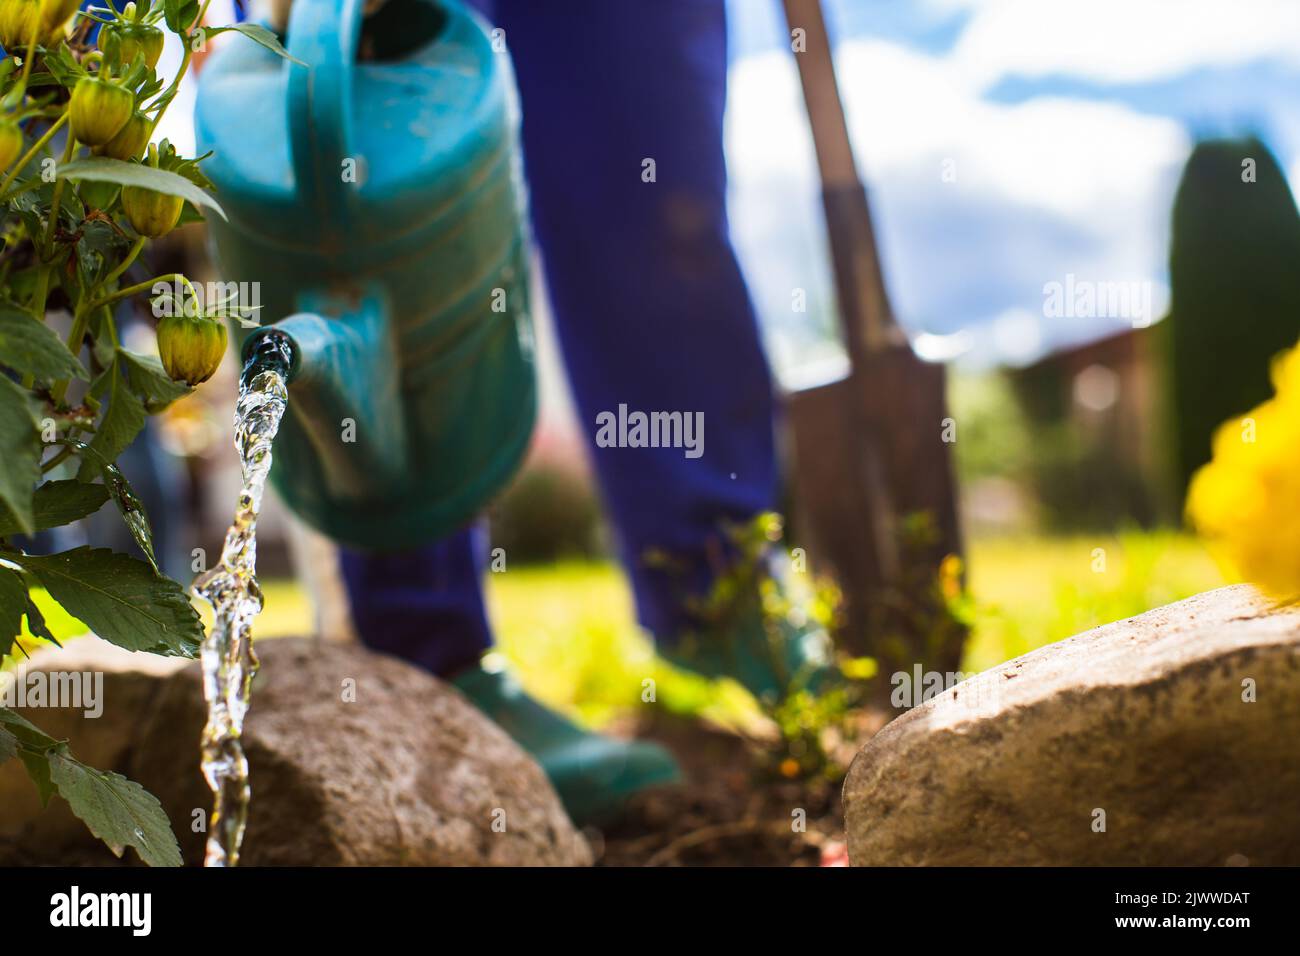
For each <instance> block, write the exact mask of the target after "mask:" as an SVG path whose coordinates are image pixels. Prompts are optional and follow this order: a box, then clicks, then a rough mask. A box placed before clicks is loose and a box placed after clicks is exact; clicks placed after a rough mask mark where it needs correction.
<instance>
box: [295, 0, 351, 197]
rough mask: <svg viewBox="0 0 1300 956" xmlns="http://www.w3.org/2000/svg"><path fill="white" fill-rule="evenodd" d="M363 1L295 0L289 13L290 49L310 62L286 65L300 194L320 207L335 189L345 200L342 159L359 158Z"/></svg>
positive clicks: (296, 175) (296, 176)
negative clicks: (355, 127)
mask: <svg viewBox="0 0 1300 956" xmlns="http://www.w3.org/2000/svg"><path fill="white" fill-rule="evenodd" d="M363 2H364V0H295V2H294V4H293V9H292V11H291V12H290V15H289V52H290V53H291V54H292V55H293V56H295V57H297V58H298V59H299V60H302V61H303V62H304V63H306V64H307V69H303V68H302V67H300V66H297V65H295V64H293V63H289V64H287V66H286V68H287V69H288V71H289V96H288V109H289V151H290V158H291V161H292V163H293V173H294V179H295V181H296V183H297V187H298V191H299V194H300V195H301V196H302V197H303V198H304V199H308V200H310V201H312V202H313V203H315V204H316V205H317V207H318V208H320V204H322V203H323V202H327V201H329V199H330V197H331V194H332V193H334V194H336V195H338V196H339V198H340V199H341V200H343V201H346V195H347V193H344V191H343V187H344V181H343V177H342V169H343V161H344V160H345V159H353V160H355V159H357V157H355V156H352V155H351V153H350V149H351V144H352V91H353V82H352V74H353V71H354V63H355V62H356V53H357V40H358V37H359V36H360V33H361V11H362V6H363ZM348 192H349V193H350V192H351V190H350V189H349V190H348ZM321 212H322V213H323V214H324V215H325V216H327V217H328V216H329V215H330V211H329V210H325V209H321ZM334 212H337V210H335V211H334Z"/></svg>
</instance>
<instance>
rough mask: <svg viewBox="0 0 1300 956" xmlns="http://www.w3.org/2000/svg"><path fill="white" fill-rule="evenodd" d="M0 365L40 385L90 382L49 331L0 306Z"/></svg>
mask: <svg viewBox="0 0 1300 956" xmlns="http://www.w3.org/2000/svg"><path fill="white" fill-rule="evenodd" d="M0 362H2V363H3V364H4V365H6V366H8V367H9V368H11V369H13V370H14V371H15V372H20V373H22V374H28V373H30V374H31V375H32V376H33V377H34V378H35V379H36V380H37V381H40V382H57V381H59V380H60V379H65V378H82V379H87V378H90V376H89V375H87V374H86V370H85V369H84V368H82V367H81V363H80V362H78V361H77V357H76V356H75V355H73V354H72V353H71V352H69V351H68V347H67V346H66V345H64V344H63V340H62V339H60V338H59V336H58V335H57V334H56V333H55V331H54V330H53V329H52V328H50V327H49V326H48V325H46V324H45V323H44V322H41V321H40V320H39V319H35V318H33V317H32V316H30V315H28V314H27V313H26V312H20V311H18V310H17V309H14V308H11V307H8V306H0Z"/></svg>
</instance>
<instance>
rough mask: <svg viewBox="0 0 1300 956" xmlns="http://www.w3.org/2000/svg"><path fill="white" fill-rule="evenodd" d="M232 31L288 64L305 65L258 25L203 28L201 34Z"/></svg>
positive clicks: (237, 24)
mask: <svg viewBox="0 0 1300 956" xmlns="http://www.w3.org/2000/svg"><path fill="white" fill-rule="evenodd" d="M232 30H233V31H234V32H235V33H242V34H243V35H244V36H246V37H248V38H249V39H250V40H252V41H253V42H254V43H260V44H261V45H262V46H264V47H266V48H267V49H268V50H270V51H271V52H272V53H274V54H275V55H276V56H282V57H284V58H285V59H286V60H288V61H289V62H291V63H297V64H298V65H299V66H306V65H307V64H306V63H304V62H303V61H302V60H300V59H298V58H297V57H296V56H294V55H293V54H291V53H290V52H289V51H288V50H286V49H285V48H284V47H283V46H281V45H280V41H279V39H278V38H277V37H276V35H275V34H274V33H272V32H271V31H270V30H268V29H267V28H266V27H264V26H262V25H261V24H260V23H232V24H229V25H228V26H224V27H204V29H203V32H204V33H206V34H207V35H208V36H216V35H217V34H218V33H228V32H230V31H232Z"/></svg>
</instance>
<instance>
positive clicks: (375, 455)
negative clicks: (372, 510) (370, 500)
mask: <svg viewBox="0 0 1300 956" xmlns="http://www.w3.org/2000/svg"><path fill="white" fill-rule="evenodd" d="M321 305H322V306H324V305H326V303H323V302H322V303H321ZM325 315H329V316H330V317H329V318H326V317H325ZM390 341H391V339H390V337H389V334H388V328H387V322H386V321H385V319H384V309H383V305H382V302H381V300H380V298H379V297H378V296H375V297H370V298H365V299H362V300H361V301H360V302H359V304H358V305H357V306H356V307H354V308H352V309H350V310H349V311H346V312H343V313H342V314H339V313H338V312H337V311H336V310H328V309H327V308H321V309H320V310H319V312H317V311H304V312H299V313H297V314H295V315H291V316H289V317H288V318H286V319H284V320H282V321H280V322H277V323H276V324H275V325H272V326H268V327H266V328H263V329H259V330H258V331H256V332H254V333H252V334H251V335H249V336H248V338H247V339H245V341H244V346H243V359H244V371H243V377H244V378H245V379H248V378H251V377H252V376H254V375H256V374H258V373H259V372H261V371H264V370H266V369H275V370H276V371H279V372H280V373H281V374H282V375H283V376H284V377H285V381H286V382H287V383H288V386H289V410H288V414H289V415H291V416H293V418H294V419H295V421H296V422H297V423H298V424H299V425H300V426H301V427H300V428H299V429H297V430H296V431H297V432H298V433H300V436H301V437H300V438H299V441H302V442H305V443H307V444H308V445H309V446H310V451H311V453H312V455H313V458H314V459H315V460H316V461H317V462H318V463H319V467H320V469H321V472H322V477H323V478H324V479H325V481H324V485H325V487H327V488H328V489H329V491H330V492H331V493H332V494H334V495H336V496H339V497H340V498H344V499H346V498H349V497H353V498H358V499H360V498H364V497H367V496H371V495H373V494H374V489H375V487H376V484H377V483H382V482H385V481H391V482H393V483H399V482H402V481H403V480H405V477H406V473H407V455H406V433H405V425H404V422H403V414H404V412H403V408H402V402H401V396H400V391H399V388H398V381H399V376H398V374H397V370H396V369H395V367H394V362H395V360H394V357H393V354H392V349H391V348H390V345H389V343H390Z"/></svg>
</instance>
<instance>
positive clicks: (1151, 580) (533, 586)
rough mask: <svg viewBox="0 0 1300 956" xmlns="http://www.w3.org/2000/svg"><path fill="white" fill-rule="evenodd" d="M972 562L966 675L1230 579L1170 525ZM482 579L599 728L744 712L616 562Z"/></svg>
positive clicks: (281, 628) (539, 682) (526, 671)
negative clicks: (671, 643) (614, 721)
mask: <svg viewBox="0 0 1300 956" xmlns="http://www.w3.org/2000/svg"><path fill="white" fill-rule="evenodd" d="M1098 549H1101V550H1100V552H1099V551H1098ZM968 566H969V569H970V578H969V586H970V590H971V593H972V594H973V596H974V599H975V606H976V612H975V624H974V628H973V633H972V636H971V639H970V642H969V644H968V645H967V651H966V659H965V662H964V665H963V667H964V669H965V670H967V671H977V670H983V669H985V668H988V667H991V666H993V665H995V664H998V663H1000V662H1001V661H1004V660H1006V659H1008V658H1011V657H1015V656H1018V655H1020V654H1023V653H1025V652H1027V651H1030V650H1032V649H1034V648H1035V647H1039V646H1041V645H1043V644H1047V643H1050V642H1052V641H1056V640H1060V639H1061V638H1064V637H1068V636H1069V635H1071V634H1075V633H1077V632H1079V631H1082V630H1086V629H1087V628H1090V627H1094V626H1096V625H1098V624H1104V623H1106V622H1108V621H1113V620H1117V619H1120V618H1124V617H1130V616H1132V615H1134V614H1140V613H1141V612H1143V611H1145V610H1148V609H1150V608H1153V607H1158V606H1159V605H1162V604H1167V603H1169V602H1171V601H1176V600H1179V599H1180V598H1184V597H1188V596H1189V595H1192V594H1195V593H1197V592H1199V591H1204V590H1207V589H1209V588H1213V587H1218V586H1219V585H1221V584H1224V583H1226V581H1225V578H1224V577H1223V575H1222V573H1221V572H1220V571H1219V569H1218V568H1217V567H1216V566H1215V563H1214V562H1213V561H1212V560H1211V558H1210V557H1209V555H1208V554H1207V553H1206V552H1205V551H1204V549H1203V548H1202V547H1201V545H1200V544H1199V543H1198V542H1197V541H1196V540H1195V539H1194V538H1191V537H1188V536H1186V535H1181V534H1175V533H1167V532H1155V533H1147V532H1136V531H1135V532H1129V533H1124V534H1120V535H1117V536H1104V535H1097V536H1078V537H1050V538H1049V537H1017V538H989V539H982V540H978V539H977V540H975V541H974V542H972V544H971V546H970V553H969V556H968ZM488 578H489V580H488V595H489V602H490V608H491V615H492V619H493V622H494V624H495V626H496V629H497V632H498V634H499V639H500V646H501V651H502V653H503V654H504V655H505V656H506V657H507V658H509V659H510V660H511V661H512V662H513V663H514V664H515V665H516V667H517V668H518V670H519V672H520V674H521V675H522V677H523V679H524V681H525V683H526V684H527V685H528V687H529V688H530V689H531V690H532V691H533V692H534V693H535V694H537V695H538V696H539V697H541V698H542V699H543V700H545V701H547V702H549V703H551V704H554V705H558V706H561V707H563V708H565V709H566V710H568V711H569V712H571V713H574V714H577V715H578V716H580V717H581V718H582V719H583V720H584V721H586V722H588V723H590V724H593V725H597V726H598V725H600V724H603V723H605V722H606V721H608V720H609V719H611V718H612V717H614V716H616V715H617V714H618V713H619V712H620V711H623V710H625V709H627V708H629V707H632V706H634V705H636V704H637V703H638V701H639V700H640V699H641V696H642V695H643V694H644V693H647V692H648V691H649V690H650V689H653V691H654V693H655V695H656V698H657V700H658V702H659V703H660V704H661V705H664V706H666V707H667V708H668V709H670V710H674V711H678V712H682V713H703V714H707V715H709V716H710V717H713V718H714V719H717V720H719V721H721V722H724V723H729V722H735V721H743V720H745V719H748V716H749V715H750V713H751V712H750V709H749V707H748V706H747V698H746V696H745V695H744V693H743V692H741V691H740V690H739V689H738V688H736V687H734V686H732V685H729V684H716V683H712V682H709V681H705V680H701V679H699V678H696V677H694V676H692V675H688V674H683V673H681V672H679V671H675V670H674V669H672V668H670V667H668V666H667V665H666V664H664V663H662V662H661V661H659V660H658V659H657V658H656V657H655V656H654V653H653V650H652V648H651V645H650V643H649V641H647V640H646V639H645V637H644V636H643V635H642V634H641V633H640V632H639V630H638V628H637V626H636V624H635V621H634V618H633V613H632V604H631V597H630V594H629V592H628V589H627V586H626V584H625V583H624V581H623V578H622V575H621V574H620V572H619V570H618V568H617V566H616V565H613V564H610V563H607V562H566V563H561V564H555V565H547V566H536V567H520V568H512V569H511V570H509V571H508V572H504V573H499V574H490V575H489V576H488ZM265 593H266V610H265V611H264V612H263V615H262V617H261V619H260V620H259V621H258V624H257V629H256V630H257V634H258V635H259V637H263V638H269V637H274V636H279V635H284V634H303V633H307V632H308V630H309V628H310V621H311V614H310V609H309V607H308V604H307V599H306V597H305V595H304V594H303V592H302V590H301V589H300V588H299V587H298V586H297V585H296V584H294V583H293V582H292V581H270V582H267V584H266V587H265ZM38 600H39V603H40V604H41V606H42V608H43V609H44V610H45V613H46V615H47V619H48V620H49V623H50V625H51V627H53V628H54V630H55V633H56V634H74V633H76V631H77V624H76V622H75V621H73V620H72V619H70V618H68V617H67V615H66V614H63V613H62V612H61V611H60V610H58V609H57V608H56V607H55V606H54V605H52V604H51V602H49V601H48V600H43V599H40V598H39V597H38ZM647 681H653V682H654V683H653V684H648V683H647Z"/></svg>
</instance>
